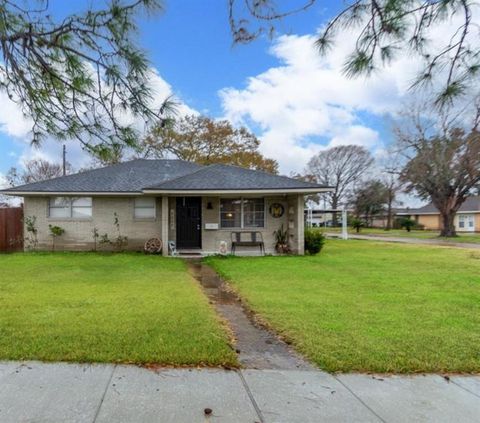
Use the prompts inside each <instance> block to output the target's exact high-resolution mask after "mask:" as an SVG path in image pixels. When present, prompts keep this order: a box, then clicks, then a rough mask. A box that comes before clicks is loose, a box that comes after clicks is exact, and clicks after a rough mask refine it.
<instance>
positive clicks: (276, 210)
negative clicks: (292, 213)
mask: <svg viewBox="0 0 480 423" xmlns="http://www.w3.org/2000/svg"><path fill="white" fill-rule="evenodd" d="M269 211H270V215H271V216H272V217H282V216H283V214H284V213H285V207H283V204H280V203H273V204H272V205H271V206H270V209H269Z"/></svg>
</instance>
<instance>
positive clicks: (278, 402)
mask: <svg viewBox="0 0 480 423" xmlns="http://www.w3.org/2000/svg"><path fill="white" fill-rule="evenodd" d="M207 408H208V409H210V410H211V413H210V414H208V413H207V414H205V409H207ZM207 411H208V410H207ZM479 420H480V376H471V377H461V376H454V377H453V376H452V377H450V379H449V380H446V379H445V378H443V377H441V376H415V377H399V376H392V377H383V376H382V377H380V376H377V377H373V376H369V375H341V376H332V375H330V374H328V373H324V372H320V371H302V370H242V371H226V370H214V369H203V370H198V369H164V370H159V371H153V370H148V369H143V368H139V367H136V366H114V365H77V364H64V363H58V364H45V363H37V362H26V363H17V362H2V363H0V421H1V422H2V423H9V422H15V423H17V422H42V423H45V422H129V423H130V422H142V423H145V422H162V423H163V422H171V423H183V422H185V423H197V422H198V423H205V422H238V423H254V422H272V423H273V422H278V423H281V422H284V423H297V422H298V423H309V422H312V423H313V422H315V423H318V422H353V421H354V422H382V421H383V422H413V421H415V422H452V421H458V422H462V423H466V422H478V421H479Z"/></svg>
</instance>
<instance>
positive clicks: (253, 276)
mask: <svg viewBox="0 0 480 423" xmlns="http://www.w3.org/2000/svg"><path fill="white" fill-rule="evenodd" d="M207 262H208V263H209V264H211V265H212V266H213V267H214V268H215V269H216V270H217V271H218V272H219V273H220V274H221V275H223V277H224V278H226V279H227V280H228V281H231V284H232V285H233V287H234V289H236V290H237V291H238V293H239V294H240V295H241V296H242V297H243V298H244V299H245V301H246V302H247V304H248V305H249V307H250V308H251V309H252V310H254V311H255V312H257V313H258V314H259V316H260V317H261V318H262V319H263V320H264V321H265V322H266V323H267V324H269V325H270V326H272V327H273V328H275V329H276V331H277V332H279V333H280V334H281V335H283V336H284V337H285V338H286V339H288V340H290V341H291V342H292V343H293V345H294V346H295V347H296V348H297V349H298V350H299V351H300V352H302V353H303V354H305V355H306V356H307V357H309V358H310V359H311V360H312V361H313V362H314V363H316V364H317V365H318V366H319V367H321V368H323V369H325V370H328V371H333V372H337V371H340V372H350V371H359V372H386V373H388V372H398V373H414V372H479V371H480V330H479V329H480V276H479V275H480V252H477V251H474V250H463V249H450V248H446V247H430V246H415V245H404V244H402V245H400V244H393V243H392V244H390V243H387V244H386V243H377V242H373V241H358V240H350V241H340V240H328V241H327V243H326V246H325V247H324V251H322V252H321V253H320V254H319V255H318V256H310V257H308V256H305V257H260V258H227V259H220V258H209V259H207Z"/></svg>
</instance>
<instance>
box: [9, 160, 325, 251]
mask: <svg viewBox="0 0 480 423" xmlns="http://www.w3.org/2000/svg"><path fill="white" fill-rule="evenodd" d="M326 191H329V188H328V187H325V186H322V185H318V184H313V183H309V182H304V181H300V180H297V179H292V178H287V177H285V176H277V175H271V174H268V173H265V172H260V171H254V170H249V169H244V168H239V167H236V166H228V165H210V166H200V165H198V164H195V163H190V162H185V161H181V160H143V159H139V160H133V161H129V162H126V163H121V164H117V165H113V166H108V167H104V168H101V169H95V170H90V171H86V172H82V173H77V174H74V175H67V176H63V177H59V178H55V179H51V180H48V181H43V182H37V183H32V184H28V185H22V186H19V187H15V188H10V189H7V190H4V191H3V193H4V194H7V195H16V196H21V197H23V198H24V215H25V217H28V216H35V217H36V224H37V229H38V248H39V249H47V248H50V245H51V237H50V233H49V225H52V226H55V225H56V226H60V227H62V228H63V229H65V233H64V234H63V235H62V236H61V237H60V238H59V239H58V240H57V245H58V247H60V248H63V249H66V250H89V249H92V248H93V244H94V238H93V231H94V229H97V230H98V233H99V234H100V235H102V234H105V233H106V234H108V236H109V238H110V239H115V237H116V236H117V235H118V232H117V228H116V226H115V225H114V214H116V215H117V216H118V220H119V225H120V233H121V235H122V236H127V237H128V249H134V250H138V249H141V248H142V247H143V245H144V243H145V241H146V240H148V239H149V238H153V237H157V238H161V239H162V241H163V242H164V248H163V254H164V255H167V254H168V249H167V248H166V244H167V241H175V243H176V246H177V249H179V250H182V249H184V250H189V251H191V250H195V251H197V252H201V253H204V254H213V253H217V252H219V250H220V246H225V243H226V244H227V248H228V249H229V248H230V245H231V242H230V241H231V233H232V232H233V231H259V232H261V233H262V236H263V239H264V242H265V249H266V252H267V253H274V244H275V240H274V235H273V232H274V231H275V230H276V229H278V228H279V227H280V226H281V225H283V226H284V228H288V231H289V236H290V247H291V249H292V251H293V252H295V253H297V254H303V252H304V245H303V243H304V211H303V210H304V196H305V195H307V194H316V193H320V192H326Z"/></svg>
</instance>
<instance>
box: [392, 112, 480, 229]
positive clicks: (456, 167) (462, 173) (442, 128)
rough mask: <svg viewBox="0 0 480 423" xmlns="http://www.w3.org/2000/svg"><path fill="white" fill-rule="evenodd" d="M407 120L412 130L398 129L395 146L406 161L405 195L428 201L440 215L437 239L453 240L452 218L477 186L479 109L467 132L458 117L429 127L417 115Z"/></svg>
mask: <svg viewBox="0 0 480 423" xmlns="http://www.w3.org/2000/svg"><path fill="white" fill-rule="evenodd" d="M465 118H466V116H465V115H463V114H461V115H460V119H462V120H463V119H465ZM409 119H410V126H411V127H413V128H414V129H413V130H411V131H409V130H408V127H407V129H405V128H406V125H405V123H404V122H403V123H401V124H400V125H399V126H401V129H398V128H397V142H398V144H399V147H400V148H402V149H403V151H404V154H405V156H406V157H407V162H406V164H405V167H404V168H403V170H402V173H401V178H402V180H403V181H404V182H405V184H406V191H407V192H415V193H417V194H418V195H419V196H420V197H421V198H422V199H424V200H430V201H431V202H432V203H433V205H434V206H435V207H436V208H437V209H438V211H439V212H440V216H441V219H442V230H441V234H440V235H441V236H446V237H452V236H455V235H456V232H455V225H454V218H455V214H456V212H457V211H458V209H459V208H460V206H461V205H462V204H463V203H464V202H465V200H466V199H467V197H468V196H469V195H471V194H472V193H473V192H474V189H475V187H476V186H477V185H478V184H479V183H480V132H479V131H478V125H479V123H480V106H479V107H478V108H477V113H476V116H475V118H474V123H473V125H472V127H470V128H466V127H465V125H461V124H462V121H461V120H459V119H458V116H455V117H454V118H452V119H446V118H445V117H443V118H442V119H441V121H442V124H441V125H439V124H434V125H429V124H428V123H426V122H425V119H424V118H423V117H422V115H421V114H420V112H418V113H417V114H416V115H414V114H410V117H409Z"/></svg>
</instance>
